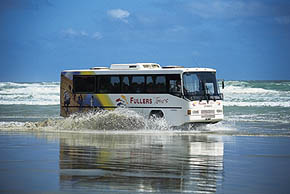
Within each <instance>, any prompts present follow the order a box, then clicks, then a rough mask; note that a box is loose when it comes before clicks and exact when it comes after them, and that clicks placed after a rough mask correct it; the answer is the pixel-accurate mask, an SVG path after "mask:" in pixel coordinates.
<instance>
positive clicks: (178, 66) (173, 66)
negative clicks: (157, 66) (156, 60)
mask: <svg viewBox="0 0 290 194" xmlns="http://www.w3.org/2000/svg"><path fill="white" fill-rule="evenodd" d="M162 68H163V69H174V68H184V66H180V65H169V66H164V67H162Z"/></svg>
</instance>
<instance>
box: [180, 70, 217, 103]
mask: <svg viewBox="0 0 290 194" xmlns="http://www.w3.org/2000/svg"><path fill="white" fill-rule="evenodd" d="M183 93H184V96H185V97H186V98H187V99H189V100H222V98H223V97H222V94H221V93H220V92H219V87H218V85H217V81H216V75H215V72H187V73H184V74H183Z"/></svg>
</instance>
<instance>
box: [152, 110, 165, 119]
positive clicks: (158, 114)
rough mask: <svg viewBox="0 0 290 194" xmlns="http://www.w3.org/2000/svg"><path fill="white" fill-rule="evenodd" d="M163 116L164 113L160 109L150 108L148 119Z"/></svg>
mask: <svg viewBox="0 0 290 194" xmlns="http://www.w3.org/2000/svg"><path fill="white" fill-rule="evenodd" d="M163 117H164V113H163V112H162V110H152V111H151V112H150V114H149V119H152V118H153V119H155V118H163Z"/></svg>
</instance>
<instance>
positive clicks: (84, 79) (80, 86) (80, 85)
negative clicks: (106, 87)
mask: <svg viewBox="0 0 290 194" xmlns="http://www.w3.org/2000/svg"><path fill="white" fill-rule="evenodd" d="M73 91H74V93H94V92H95V91H96V77H95V76H88V75H75V76H74V77H73Z"/></svg>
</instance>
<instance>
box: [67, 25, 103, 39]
mask: <svg viewBox="0 0 290 194" xmlns="http://www.w3.org/2000/svg"><path fill="white" fill-rule="evenodd" d="M62 34H63V35H64V37H66V38H88V39H95V40H100V39H102V38H103V35H102V34H101V33H100V32H94V33H92V34H90V33H88V32H87V31H85V30H80V31H78V30H74V29H72V28H68V29H66V30H63V31H62Z"/></svg>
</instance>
